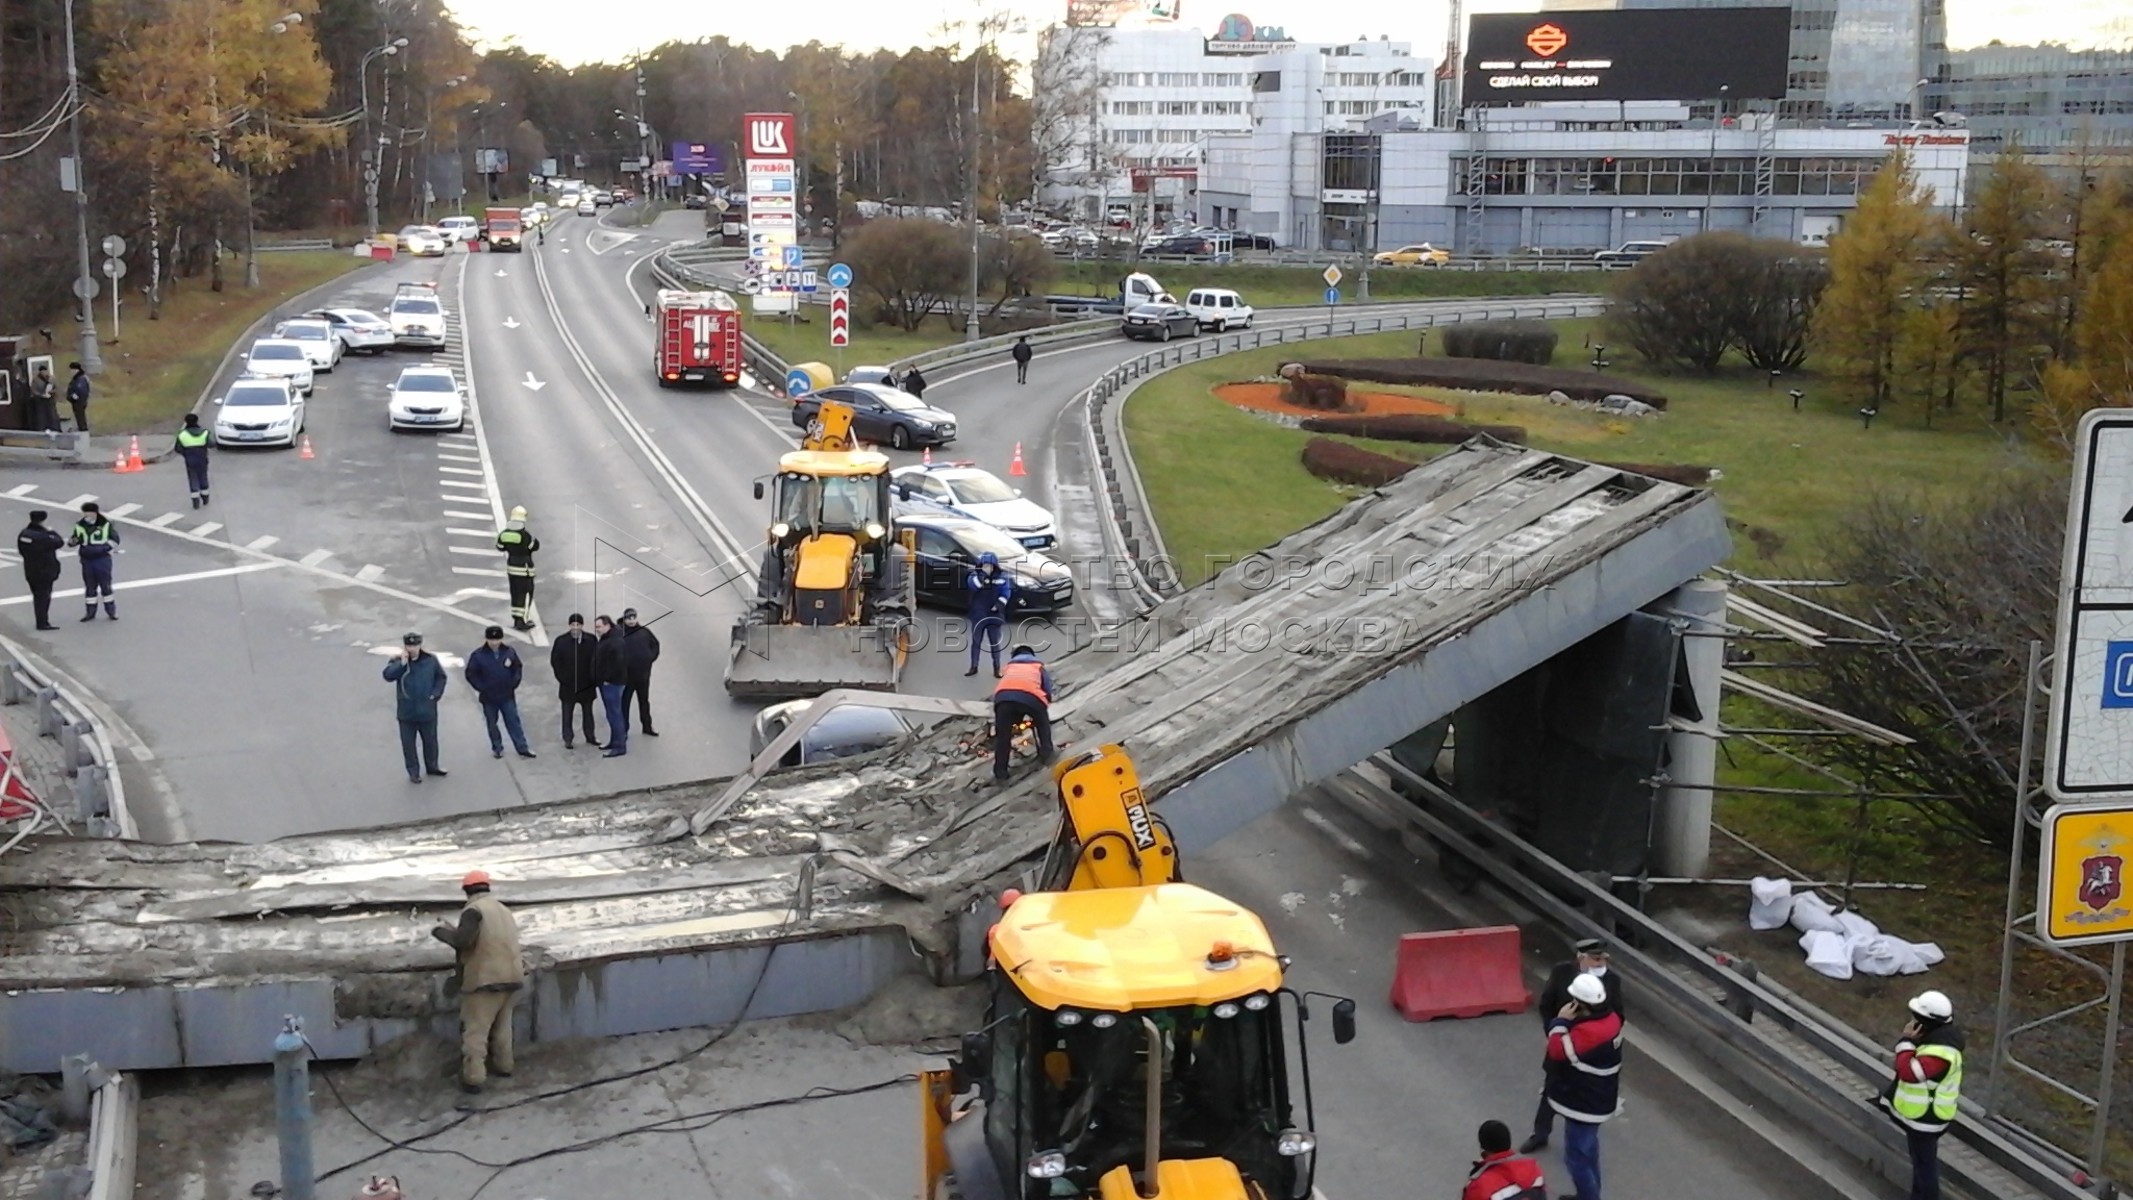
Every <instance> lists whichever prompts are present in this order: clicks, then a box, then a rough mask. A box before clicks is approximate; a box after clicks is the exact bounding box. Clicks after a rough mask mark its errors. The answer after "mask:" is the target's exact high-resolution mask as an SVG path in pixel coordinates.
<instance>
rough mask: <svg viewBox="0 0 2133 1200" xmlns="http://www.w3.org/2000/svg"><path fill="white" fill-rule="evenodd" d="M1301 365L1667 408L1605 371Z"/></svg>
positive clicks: (1422, 361) (1413, 363) (1448, 362)
mask: <svg viewBox="0 0 2133 1200" xmlns="http://www.w3.org/2000/svg"><path fill="white" fill-rule="evenodd" d="M1299 366H1300V369H1302V370H1304V371H1308V372H1310V373H1312V374H1315V375H1337V376H1339V377H1340V378H1342V379H1351V380H1367V381H1369V382H1372V383H1402V384H1407V385H1408V386H1410V387H1449V388H1464V389H1466V390H1468V391H1476V392H1511V393H1513V394H1515V395H1521V396H1545V395H1547V394H1548V393H1549V392H1561V393H1563V395H1565V396H1566V397H1568V398H1570V399H1572V400H1602V399H1605V398H1606V397H1608V396H1614V395H1623V396H1628V397H1630V398H1631V399H1633V400H1642V401H1643V402H1644V403H1646V404H1649V405H1651V406H1652V407H1653V408H1665V407H1666V396H1665V395H1663V394H1662V393H1660V392H1657V391H1654V390H1653V389H1651V388H1649V387H1646V386H1644V385H1643V384H1641V383H1638V382H1636V381H1635V380H1631V379H1624V378H1623V377H1621V376H1619V375H1609V374H1607V373H1606V372H1603V371H1574V370H1570V369H1567V368H1564V367H1536V366H1534V365H1533V364H1531V363H1513V362H1496V361H1494V360H1492V359H1486V358H1355V359H1345V360H1328V361H1325V362H1307V363H1302V364H1299Z"/></svg>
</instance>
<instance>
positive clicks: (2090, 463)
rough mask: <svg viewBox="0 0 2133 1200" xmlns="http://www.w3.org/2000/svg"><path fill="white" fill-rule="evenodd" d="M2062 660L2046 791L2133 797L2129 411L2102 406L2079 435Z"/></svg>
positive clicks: (2063, 585) (2059, 633) (2078, 796)
mask: <svg viewBox="0 0 2133 1200" xmlns="http://www.w3.org/2000/svg"><path fill="white" fill-rule="evenodd" d="M2053 664H2054V670H2055V672H2056V674H2057V676H2058V679H2057V682H2056V684H2055V686H2054V688H2053V691H2052V695H2051V715H2050V719H2049V721H2048V722H2047V724H2046V726H2045V735H2044V787H2045V790H2046V791H2047V792H2049V793H2050V794H2051V797H2052V798H2053V799H2054V800H2060V801H2066V802H2075V801H2087V802H2101V801H2109V800H2126V799H2133V411H2128V410H2126V409H2123V408H2100V409H2096V410H2095V411H2093V412H2091V413H2089V414H2088V415H2087V416H2085V417H2083V418H2082V419H2081V426H2080V429H2079V431H2078V432H2077V433H2076V435H2075V451H2074V486H2073V496H2072V499H2071V502H2070V504H2069V505H2068V509H2067V519H2066V547H2065V554H2064V557H2063V558H2062V560H2061V563H2060V569H2059V615H2058V624H2057V629H2056V632H2055V636H2054V641H2053Z"/></svg>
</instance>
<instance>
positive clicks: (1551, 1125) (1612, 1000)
mask: <svg viewBox="0 0 2133 1200" xmlns="http://www.w3.org/2000/svg"><path fill="white" fill-rule="evenodd" d="M1575 949H1576V950H1577V957H1576V958H1573V959H1571V960H1570V961H1569V962H1561V963H1557V964H1555V968H1554V969H1553V970H1551V971H1549V972H1548V983H1547V985H1546V986H1544V987H1542V988H1541V997H1540V1018H1541V1027H1542V1028H1544V1029H1545V1028H1547V1026H1548V1024H1549V1022H1551V1021H1553V1020H1555V1017H1556V1014H1557V1013H1559V1012H1561V1011H1562V1008H1563V1006H1564V1005H1565V1004H1568V1003H1569V1002H1570V984H1571V981H1572V980H1575V979H1576V978H1577V977H1578V976H1580V975H1591V976H1594V977H1596V978H1598V979H1599V981H1600V986H1601V987H1603V988H1605V989H1606V991H1607V1002H1606V1005H1605V1008H1604V1010H1603V1011H1606V1012H1612V1013H1614V1014H1616V1015H1617V1016H1620V1017H1622V1018H1624V1019H1625V1020H1626V1019H1628V1016H1629V1014H1628V1012H1627V1011H1626V1010H1624V1009H1623V1007H1622V977H1621V976H1620V975H1617V974H1615V973H1614V972H1613V971H1612V970H1610V969H1609V968H1608V961H1607V943H1606V942H1605V941H1603V940H1602V939H1600V938H1580V939H1579V940H1578V943H1577V945H1576V947H1575ZM1547 1069H1548V1068H1547V1067H1546V1066H1545V1065H1544V1066H1543V1068H1542V1070H1543V1072H1545V1071H1546V1070H1547ZM1545 1086H1546V1085H1545V1084H1543V1087H1545ZM1554 1132H1555V1109H1554V1108H1553V1107H1552V1106H1550V1105H1549V1103H1548V1100H1547V1097H1546V1096H1543V1097H1542V1098H1541V1102H1540V1108H1539V1109H1537V1110H1536V1111H1535V1112H1534V1114H1533V1136H1531V1137H1529V1138H1527V1139H1526V1140H1525V1141H1524V1142H1522V1143H1520V1144H1519V1147H1518V1152H1519V1153H1520V1154H1531V1153H1533V1152H1534V1151H1536V1150H1539V1149H1540V1148H1541V1147H1543V1146H1546V1145H1547V1144H1548V1138H1549V1137H1550V1136H1551V1135H1552V1134H1554Z"/></svg>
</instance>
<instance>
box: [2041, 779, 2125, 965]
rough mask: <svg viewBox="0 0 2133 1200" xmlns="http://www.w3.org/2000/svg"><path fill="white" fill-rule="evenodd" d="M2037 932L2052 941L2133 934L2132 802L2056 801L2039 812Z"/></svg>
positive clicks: (2070, 943)
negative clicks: (2130, 879)
mask: <svg viewBox="0 0 2133 1200" xmlns="http://www.w3.org/2000/svg"><path fill="white" fill-rule="evenodd" d="M2043 849H2044V858H2043V862H2042V863H2041V864H2040V869H2039V870H2038V872H2037V876H2038V877H2037V935H2038V936H2039V937H2042V938H2043V939H2044V940H2045V941H2048V942H2050V943H2052V944H2053V945H2055V946H2085V945H2090V944H2092V943H2096V942H2118V941H2125V940H2127V939H2133V894H2128V893H2127V891H2126V885H2125V870H2126V860H2127V859H2128V858H2129V857H2133V805H2125V804H2060V805H2055V806H2053V807H2052V808H2051V809H2050V810H2049V811H2047V812H2046V813H2045V814H2044V847H2043Z"/></svg>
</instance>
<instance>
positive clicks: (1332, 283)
mask: <svg viewBox="0 0 2133 1200" xmlns="http://www.w3.org/2000/svg"><path fill="white" fill-rule="evenodd" d="M1320 278H1321V279H1324V280H1325V281H1326V286H1327V287H1339V286H1340V285H1341V269H1340V268H1339V267H1327V268H1326V270H1325V273H1324V274H1323V275H1321V276H1320Z"/></svg>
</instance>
